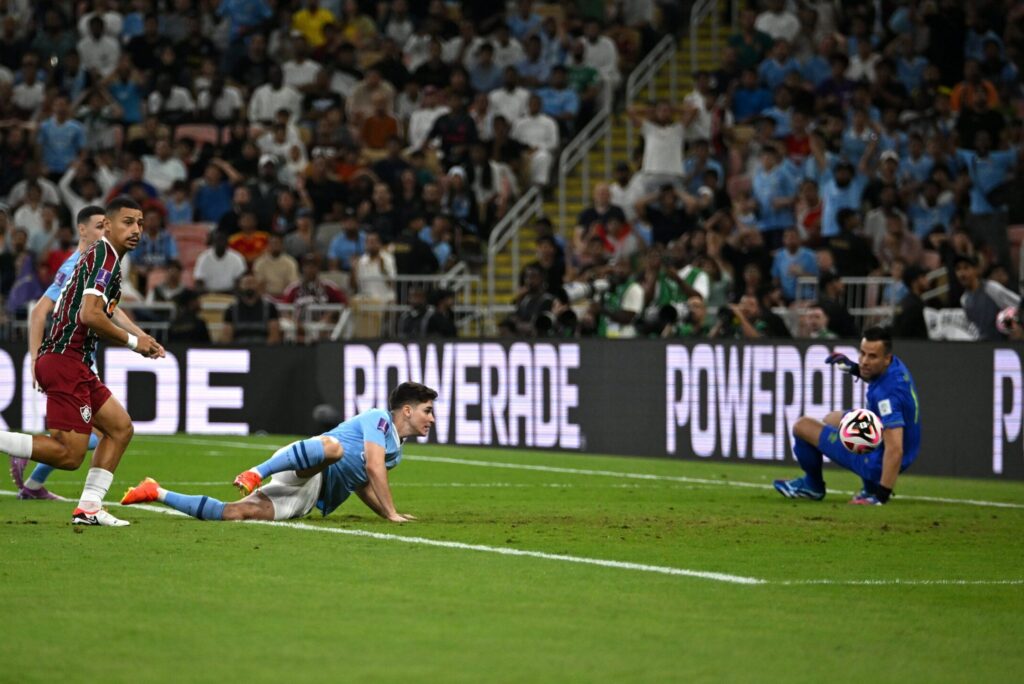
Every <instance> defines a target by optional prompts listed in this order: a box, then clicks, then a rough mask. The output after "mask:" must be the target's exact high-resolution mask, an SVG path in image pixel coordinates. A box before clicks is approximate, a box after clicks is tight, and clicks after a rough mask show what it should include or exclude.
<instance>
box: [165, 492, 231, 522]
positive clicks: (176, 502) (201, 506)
mask: <svg viewBox="0 0 1024 684" xmlns="http://www.w3.org/2000/svg"><path fill="white" fill-rule="evenodd" d="M163 502H164V503H165V504H167V505H168V506H170V507H171V508H173V509H174V510H176V511H181V512H182V513H186V514H188V515H191V516H192V517H193V518H199V519H200V520H223V519H224V504H223V502H221V501H218V500H217V499H212V498H210V497H208V496H201V495H195V496H189V495H188V494H178V493H177V492H167V495H166V496H165V497H164V500H163Z"/></svg>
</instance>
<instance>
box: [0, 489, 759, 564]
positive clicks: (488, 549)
mask: <svg viewBox="0 0 1024 684" xmlns="http://www.w3.org/2000/svg"><path fill="white" fill-rule="evenodd" d="M0 494H5V495H8V496H12V495H14V492H9V491H3V490H0ZM117 505H120V504H117ZM132 508H137V509H138V508H141V509H143V510H146V511H152V512H154V513H163V514H165V515H167V514H169V515H176V516H182V515H183V514H182V513H179V512H178V511H175V510H172V509H169V508H164V507H162V506H147V505H135V506H133V507H132ZM245 522H246V524H249V525H264V526H268V527H285V528H291V529H295V530H303V531H306V532H321V533H327V534H341V535H346V536H350V537H365V538H369V539H376V540H379V541H393V542H399V543H402V544H416V545H419V546H434V547H439V548H444V549H458V550H461V551H478V552H482V553H495V554H500V555H503V556H525V557H527V558H540V559H543V560H555V561H562V562H564V563H578V564H581V565H596V566H599V567H603V568H617V569H620V570H634V571H638V572H652V573H657V574H660V575H675V576H682V577H696V578H698V579H706V580H713V581H716V582H726V583H729V584H764V583H765V580H762V579H759V578H757V577H744V576H742V575H729V574H726V573H722V572H705V571H703V570H688V569H686V568H673V567H668V566H664V565H647V564H644V563H630V562H626V561H616V560H607V559H604V558H588V557H586V556H570V555H568V554H562V553H545V552H543V551H529V550H526V549H513V548H509V547H506V546H485V545H483V544H466V543H463V542H455V541H444V540H441V539H428V538H426V537H407V536H404V535H398V534H385V533H382V532H370V531H368V530H353V529H343V528H340V527H321V526H319V525H310V524H308V523H302V522H278V521H273V522H272V521H269V520H247V521H245Z"/></svg>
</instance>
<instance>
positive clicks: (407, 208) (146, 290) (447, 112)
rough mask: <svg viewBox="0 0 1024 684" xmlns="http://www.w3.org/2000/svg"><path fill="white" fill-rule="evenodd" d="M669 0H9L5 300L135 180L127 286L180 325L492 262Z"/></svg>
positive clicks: (26, 297)
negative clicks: (505, 228) (213, 314)
mask: <svg viewBox="0 0 1024 684" xmlns="http://www.w3.org/2000/svg"><path fill="white" fill-rule="evenodd" d="M675 4H676V3H665V5H666V7H665V11H664V12H663V13H659V14H658V16H665V17H670V18H671V17H673V16H675V15H673V10H674V9H675ZM654 9H655V2H653V1H648V2H627V3H614V4H611V5H609V6H608V7H605V3H603V2H592V1H581V2H577V3H564V4H556V3H549V4H544V5H540V4H538V5H537V7H534V4H533V3H531V2H529V1H528V0H522V1H520V2H513V3H508V7H507V8H505V7H494V6H491V5H489V4H487V3H470V2H466V3H451V2H448V3H446V2H441V0H432V1H429V2H428V1H425V0H423V1H417V0H391V1H389V2H365V1H362V2H357V1H355V0H344V1H342V0H292V1H289V0H277V1H274V0H269V1H268V0H219V1H217V0H212V1H211V0H131V2H127V1H125V2H119V1H116V0H94V1H93V2H88V3H84V2H77V3H72V2H46V3H33V4H30V3H28V2H27V0H9V1H6V2H3V3H0V30H2V36H0V201H2V204H0V240H2V243H3V245H2V255H0V296H2V297H3V312H4V313H3V315H4V316H5V319H6V320H8V321H17V320H23V319H24V318H25V315H26V312H25V310H26V306H27V304H28V303H29V302H31V301H32V300H34V299H36V298H37V297H38V296H39V295H40V294H41V293H42V291H43V289H44V288H45V287H46V286H47V285H48V284H49V282H50V281H51V280H52V278H53V274H54V273H55V272H56V270H57V267H58V266H59V265H60V264H61V263H62V261H63V260H64V259H65V258H66V257H67V255H68V254H70V253H71V251H73V250H74V249H75V248H76V243H77V237H76V234H75V229H74V226H75V216H76V214H77V212H78V210H80V209H81V208H82V207H85V206H87V205H89V204H94V203H102V202H103V201H104V200H105V199H107V198H111V197H114V196H117V195H120V194H127V195H130V196H131V197H133V198H134V199H136V200H137V201H138V202H139V203H140V204H141V205H142V206H143V208H144V210H145V235H144V237H143V240H142V242H141V244H140V245H139V247H138V249H136V250H135V251H134V253H132V254H131V255H130V256H129V257H127V258H126V260H127V261H128V262H129V263H128V264H126V268H127V272H128V273H129V274H130V278H127V279H126V283H125V284H126V299H127V300H130V299H135V300H146V301H154V300H156V301H160V300H170V301H173V303H174V305H175V306H176V307H177V313H176V316H177V317H178V318H179V319H180V320H178V321H177V322H176V324H175V325H172V327H171V328H172V330H171V332H172V335H171V338H172V339H174V338H175V337H177V338H178V339H200V340H201V339H205V338H206V337H207V336H208V331H206V330H203V329H202V327H203V326H202V318H203V317H200V316H199V310H198V308H197V307H198V304H197V301H198V300H199V299H201V298H207V297H208V295H210V294H216V293H227V294H231V295H234V300H233V304H232V306H231V308H230V309H228V311H227V312H226V316H227V317H226V323H227V325H225V326H224V334H223V335H218V336H219V337H220V339H221V340H222V341H231V340H238V339H239V334H240V333H241V334H242V337H243V338H244V339H267V340H269V341H275V340H276V339H277V338H278V334H277V332H276V325H275V323H274V321H275V320H276V318H277V308H278V305H279V304H281V303H284V304H295V303H296V302H314V303H320V304H329V303H339V304H343V303H346V302H354V301H358V300H359V299H360V298H364V299H370V300H373V301H379V300H384V301H387V300H388V299H389V298H390V299H394V297H395V288H394V287H392V286H391V285H390V284H389V280H390V279H391V278H393V277H394V276H396V275H409V276H419V275H422V276H429V275H433V274H437V273H441V272H444V271H445V270H447V269H448V268H450V267H451V266H452V265H453V264H455V263H457V262H459V261H465V262H467V264H469V265H470V266H476V265H478V264H479V263H480V262H481V260H482V257H481V249H480V246H481V241H485V240H486V238H487V236H488V233H489V231H490V229H491V228H492V227H493V226H494V224H495V223H496V222H497V221H498V220H500V218H501V217H502V216H503V215H504V213H505V212H506V211H507V210H508V208H509V207H510V205H511V204H512V203H513V202H514V201H515V199H516V197H517V196H518V195H519V194H520V192H521V190H522V189H523V188H524V187H527V186H528V185H531V184H532V185H539V186H542V187H546V186H548V185H549V184H550V179H551V169H552V165H553V163H554V160H555V159H556V158H557V155H558V151H559V148H560V146H561V145H562V144H563V143H564V142H565V141H566V140H567V139H568V138H570V137H571V136H572V134H573V132H574V130H575V129H576V128H577V126H579V125H580V123H581V122H583V121H585V120H586V119H587V117H589V116H590V115H591V114H592V112H593V111H594V110H595V107H596V106H597V104H598V102H599V101H600V98H603V97H608V96H609V95H608V94H609V93H610V92H613V90H614V88H615V87H617V86H618V85H619V84H620V83H621V79H622V76H621V75H622V73H623V72H622V69H628V68H629V67H630V65H631V64H632V63H634V62H635V60H636V59H637V58H638V56H639V55H640V54H642V52H643V50H645V49H646V48H648V47H649V46H650V45H651V44H652V41H654V40H656V39H657V38H658V34H657V32H656V31H655V28H654V26H653V21H654V16H655V13H654ZM247 275H251V276H253V277H252V278H243V276H247ZM423 294H428V293H426V292H424V293H423ZM445 294H446V293H445V292H443V291H441V292H432V293H429V295H430V296H431V297H432V298H433V300H434V304H439V305H440V307H439V310H440V311H441V312H442V313H443V312H444V306H443V303H442V302H443V301H444V300H445V298H446V297H445ZM408 296H409V298H410V299H417V298H418V297H419V296H420V295H418V294H409V295H408ZM449 298H450V297H449ZM432 310H433V309H432ZM239 316H241V318H242V324H241V325H239ZM446 317H447V318H450V312H449V313H448V314H447V315H446ZM450 322H451V321H450V320H449V321H448V322H447V323H445V322H443V321H442V322H440V323H438V324H436V325H430V326H424V327H423V329H424V330H427V329H429V330H434V329H435V328H436V329H438V330H444V331H447V332H450V331H451V329H452V326H451V325H449V324H448V323H450ZM232 328H233V329H232ZM412 329H416V326H415V325H410V330H412Z"/></svg>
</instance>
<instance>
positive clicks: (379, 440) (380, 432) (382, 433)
mask: <svg viewBox="0 0 1024 684" xmlns="http://www.w3.org/2000/svg"><path fill="white" fill-rule="evenodd" d="M359 427H360V428H361V429H362V431H363V441H364V442H370V443H371V444H378V445H380V446H382V447H383V446H385V440H386V439H387V436H388V432H390V431H391V418H390V417H389V416H388V415H387V412H385V411H382V410H380V409H374V410H373V411H367V412H366V413H365V414H364V415H362V416H361V417H360V418H359Z"/></svg>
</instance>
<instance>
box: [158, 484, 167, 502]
mask: <svg viewBox="0 0 1024 684" xmlns="http://www.w3.org/2000/svg"><path fill="white" fill-rule="evenodd" d="M166 498H167V490H166V489H164V488H163V487H157V488H156V500H157V501H159V502H161V503H162V502H163V500H164V499H166Z"/></svg>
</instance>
